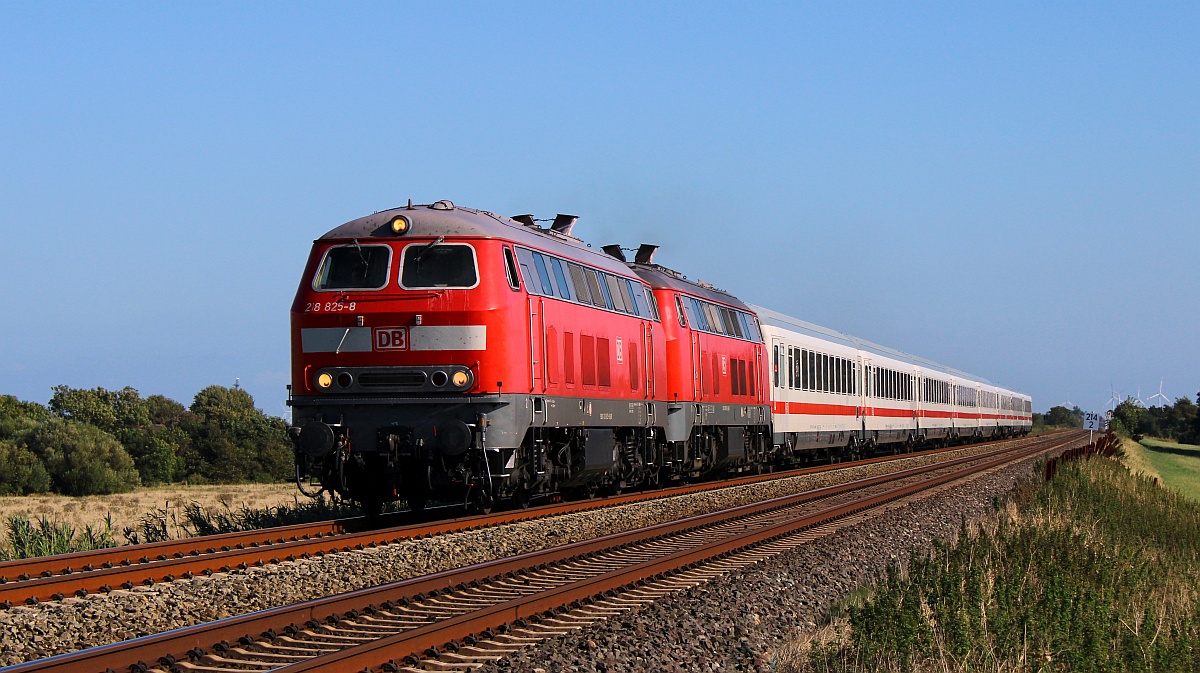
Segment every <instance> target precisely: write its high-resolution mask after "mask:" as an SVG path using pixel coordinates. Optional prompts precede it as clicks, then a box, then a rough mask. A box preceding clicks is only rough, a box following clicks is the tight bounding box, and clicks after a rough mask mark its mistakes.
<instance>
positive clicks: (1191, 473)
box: [1140, 437, 1200, 502]
mask: <svg viewBox="0 0 1200 673" xmlns="http://www.w3.org/2000/svg"><path fill="white" fill-rule="evenodd" d="M1140 445H1141V446H1142V447H1143V448H1144V449H1145V450H1144V451H1143V453H1144V455H1145V456H1146V459H1147V460H1148V461H1149V462H1150V464H1151V465H1153V466H1154V471H1155V472H1157V473H1158V475H1159V476H1160V477H1161V479H1162V482H1163V483H1164V484H1166V485H1167V486H1170V487H1171V488H1174V489H1178V490H1179V492H1180V493H1182V494H1183V495H1184V496H1186V497H1188V498H1191V499H1192V500H1195V501H1197V502H1200V446H1196V445H1194V444H1177V443H1175V442H1168V441H1166V440H1163V439H1151V438H1149V437H1147V438H1145V439H1143V440H1142V441H1141V443H1140Z"/></svg>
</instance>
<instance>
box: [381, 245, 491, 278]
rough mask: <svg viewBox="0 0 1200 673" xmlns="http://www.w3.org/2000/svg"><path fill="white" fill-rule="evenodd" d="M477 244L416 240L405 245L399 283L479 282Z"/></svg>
mask: <svg viewBox="0 0 1200 673" xmlns="http://www.w3.org/2000/svg"><path fill="white" fill-rule="evenodd" d="M477 269H478V266H477V265H476V263H475V248H473V247H471V246H469V245H466V244H463V243H438V242H437V241H431V242H429V243H413V244H412V245H409V246H406V247H405V248H404V256H403V258H402V260H401V263H400V287H402V288H404V289H406V290H428V289H440V288H451V287H453V288H462V289H470V288H473V287H475V286H476V285H479V272H478V270H477Z"/></svg>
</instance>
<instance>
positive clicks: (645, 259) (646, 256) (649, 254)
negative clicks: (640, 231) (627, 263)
mask: <svg viewBox="0 0 1200 673" xmlns="http://www.w3.org/2000/svg"><path fill="white" fill-rule="evenodd" d="M657 250H658V246H657V245H650V244H649V243H643V244H641V245H639V246H638V250H637V255H635V256H634V258H633V261H634V262H636V263H638V264H653V263H654V261H653V260H654V253H655V252H656V251H657Z"/></svg>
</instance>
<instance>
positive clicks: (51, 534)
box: [0, 515, 117, 561]
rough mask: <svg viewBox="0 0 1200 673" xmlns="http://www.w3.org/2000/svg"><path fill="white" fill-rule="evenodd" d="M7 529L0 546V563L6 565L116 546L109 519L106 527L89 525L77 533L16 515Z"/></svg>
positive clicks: (47, 521) (52, 522)
mask: <svg viewBox="0 0 1200 673" xmlns="http://www.w3.org/2000/svg"><path fill="white" fill-rule="evenodd" d="M4 527H5V529H6V533H7V534H6V536H5V537H4V539H3V541H2V542H0V560H3V561H8V560H12V559H23V558H34V557H38V556H54V555H57V554H67V553H70V552H76V551H91V550H93V549H105V548H107V547H115V546H117V541H116V539H115V538H114V536H113V529H112V519H111V518H107V517H106V518H105V520H104V526H103V527H99V526H91V525H88V526H84V527H83V529H82V530H78V529H76V528H74V527H72V526H69V525H67V524H65V523H62V522H59V521H56V520H54V519H51V518H49V517H46V516H40V517H37V518H29V517H26V516H15V515H14V516H10V517H8V519H7V520H6V521H5V523H4Z"/></svg>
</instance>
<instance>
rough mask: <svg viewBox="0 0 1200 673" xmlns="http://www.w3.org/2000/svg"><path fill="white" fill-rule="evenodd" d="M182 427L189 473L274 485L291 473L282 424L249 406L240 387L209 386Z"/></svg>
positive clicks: (249, 399) (251, 401)
mask: <svg viewBox="0 0 1200 673" xmlns="http://www.w3.org/2000/svg"><path fill="white" fill-rule="evenodd" d="M191 412H192V414H193V415H194V418H193V419H190V420H188V421H186V422H184V423H182V424H181V427H184V428H185V429H186V430H187V432H188V434H189V435H190V436H191V447H190V450H189V452H188V454H187V456H186V469H187V471H188V473H189V474H198V475H200V476H202V477H204V478H206V479H208V480H211V481H216V482H236V481H246V480H251V481H273V480H277V479H283V478H287V477H288V476H290V475H291V473H292V460H293V458H292V448H291V444H290V443H289V442H288V439H287V427H286V425H285V424H284V422H283V420H282V419H279V418H274V417H271V416H267V415H266V414H264V413H263V412H261V411H259V410H258V409H256V408H255V407H254V398H252V397H251V396H250V394H249V393H247V392H246V391H245V390H242V389H240V388H225V387H223V386H209V387H207V388H205V389H204V390H201V391H200V392H199V393H197V394H196V398H195V400H193V402H192V406H191Z"/></svg>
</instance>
